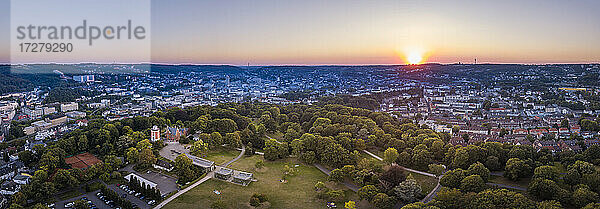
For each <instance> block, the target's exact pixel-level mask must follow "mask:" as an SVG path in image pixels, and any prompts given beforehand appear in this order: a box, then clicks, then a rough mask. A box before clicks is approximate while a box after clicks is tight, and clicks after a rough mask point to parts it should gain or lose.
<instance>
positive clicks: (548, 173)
mask: <svg viewBox="0 0 600 209" xmlns="http://www.w3.org/2000/svg"><path fill="white" fill-rule="evenodd" d="M533 178H542V179H548V180H552V181H554V182H556V181H558V179H559V172H558V169H557V168H556V167H554V166H548V165H545V166H540V167H537V168H535V170H534V171H533Z"/></svg>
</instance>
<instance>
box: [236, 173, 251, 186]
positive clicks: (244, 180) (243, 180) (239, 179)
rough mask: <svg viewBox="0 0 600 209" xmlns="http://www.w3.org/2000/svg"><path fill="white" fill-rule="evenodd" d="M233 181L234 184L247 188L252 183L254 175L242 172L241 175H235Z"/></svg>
mask: <svg viewBox="0 0 600 209" xmlns="http://www.w3.org/2000/svg"><path fill="white" fill-rule="evenodd" d="M232 181H233V182H234V183H238V184H241V185H244V186H247V185H248V184H250V182H252V173H246V172H242V171H240V172H239V173H237V174H235V175H233V180H232Z"/></svg>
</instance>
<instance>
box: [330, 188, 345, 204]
mask: <svg viewBox="0 0 600 209" xmlns="http://www.w3.org/2000/svg"><path fill="white" fill-rule="evenodd" d="M325 195H326V196H327V200H329V201H332V202H340V201H342V200H344V196H345V194H344V190H333V189H332V190H329V191H327V192H326V193H325Z"/></svg>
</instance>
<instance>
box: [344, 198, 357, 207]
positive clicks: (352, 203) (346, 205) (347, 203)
mask: <svg viewBox="0 0 600 209" xmlns="http://www.w3.org/2000/svg"><path fill="white" fill-rule="evenodd" d="M344 208H346V209H356V203H355V202H354V201H352V200H350V201H348V202H346V203H345V204H344Z"/></svg>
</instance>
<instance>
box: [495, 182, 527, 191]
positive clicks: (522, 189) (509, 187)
mask: <svg viewBox="0 0 600 209" xmlns="http://www.w3.org/2000/svg"><path fill="white" fill-rule="evenodd" d="M486 184H487V185H490V186H497V187H503V188H508V189H516V190H521V191H527V188H523V187H519V186H511V185H506V184H496V183H486Z"/></svg>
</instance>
